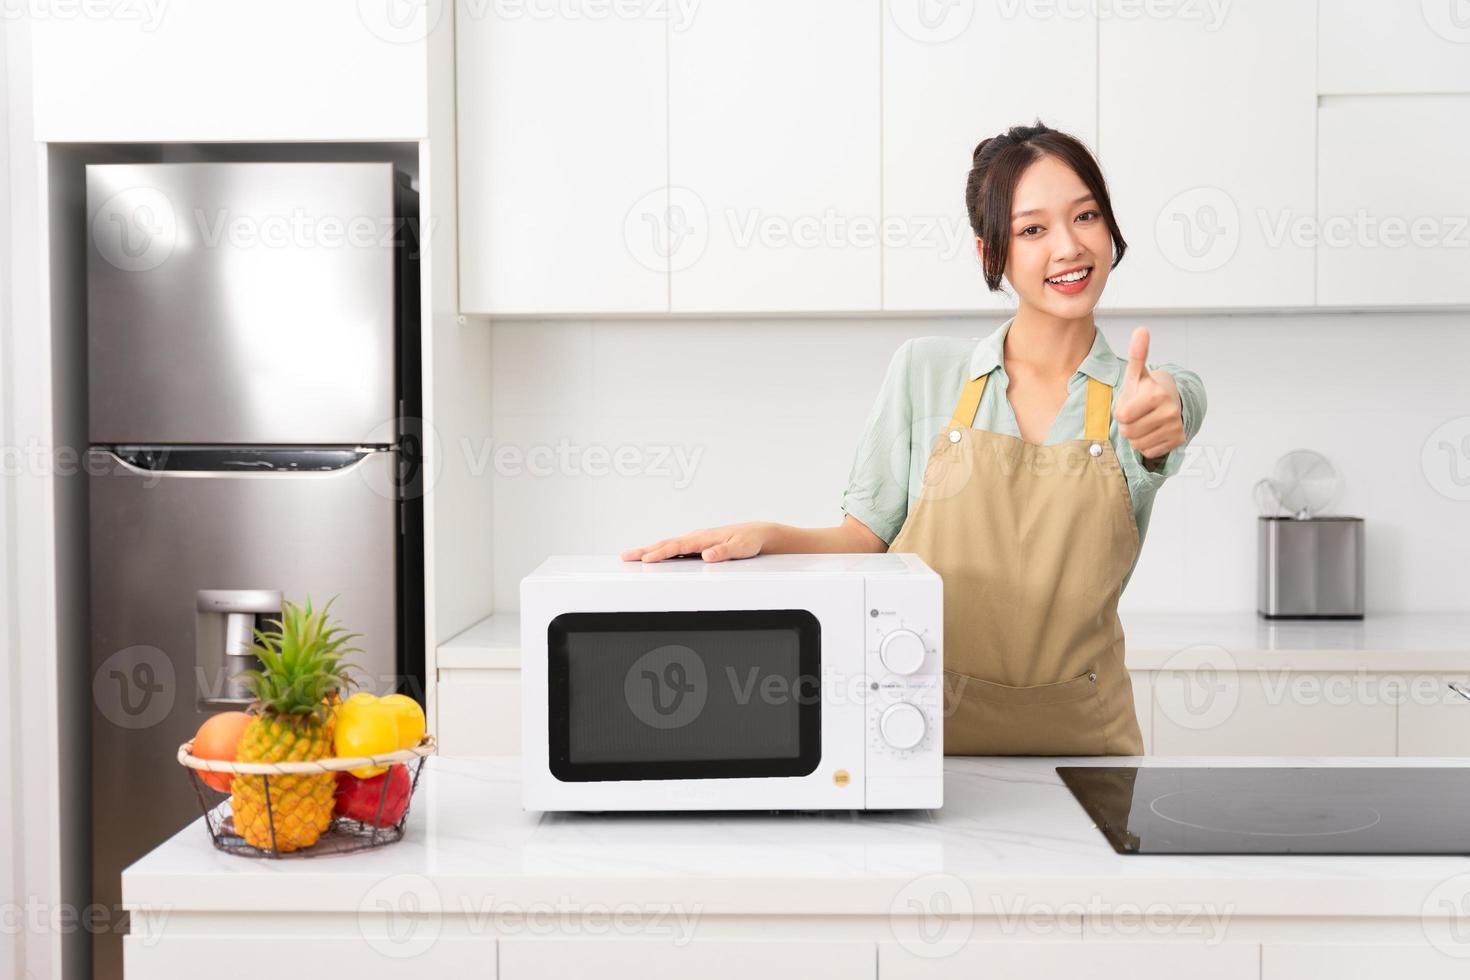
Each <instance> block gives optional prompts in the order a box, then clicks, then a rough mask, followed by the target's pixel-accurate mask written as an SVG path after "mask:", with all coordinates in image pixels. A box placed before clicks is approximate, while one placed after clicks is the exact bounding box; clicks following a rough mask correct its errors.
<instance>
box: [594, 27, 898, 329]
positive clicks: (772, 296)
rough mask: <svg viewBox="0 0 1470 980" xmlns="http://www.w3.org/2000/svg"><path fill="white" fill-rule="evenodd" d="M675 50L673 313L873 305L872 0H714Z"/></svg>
mask: <svg viewBox="0 0 1470 980" xmlns="http://www.w3.org/2000/svg"><path fill="white" fill-rule="evenodd" d="M668 44H669V49H668V50H669V65H668V70H669V147H668V150H669V153H668V162H669V168H668V175H669V178H668V179H669V183H670V185H671V191H670V199H671V202H672V205H673V209H674V210H672V211H671V215H675V216H677V223H676V224H675V226H674V227H672V228H671V230H670V238H669V248H668V253H669V259H670V264H671V275H670V297H671V308H672V310H673V311H674V312H676V313H691V312H736V311H739V312H750V311H764V310H771V311H840V310H877V309H878V308H879V305H880V297H879V292H880V285H881V279H882V271H881V255H880V249H879V241H878V231H879V228H878V225H879V221H878V219H879V216H880V213H881V212H880V204H879V193H880V180H879V156H880V152H879V63H880V58H879V4H878V0H806V2H803V3H790V2H788V0H707V2H705V3H703V4H700V5H699V6H698V8H697V15H696V16H694V17H693V19H692V21H691V22H690V23H688V24H687V25H685V26H684V29H682V30H671V31H670V33H669V36H668ZM636 138H637V137H636V136H627V137H625V139H627V140H633V139H636ZM583 196H584V195H581V194H579V195H578V198H579V200H580V199H581V198H582V197H583Z"/></svg>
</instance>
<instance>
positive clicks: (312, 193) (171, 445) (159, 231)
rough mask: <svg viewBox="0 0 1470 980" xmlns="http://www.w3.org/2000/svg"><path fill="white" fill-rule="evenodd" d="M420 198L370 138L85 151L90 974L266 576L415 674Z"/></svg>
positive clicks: (265, 603) (221, 688)
mask: <svg viewBox="0 0 1470 980" xmlns="http://www.w3.org/2000/svg"><path fill="white" fill-rule="evenodd" d="M417 209H418V205H417V198H416V195H415V194H414V193H413V192H412V190H411V189H410V187H409V186H408V184H407V181H406V180H405V178H404V177H403V176H402V175H401V174H399V173H396V172H395V170H394V168H393V166H392V165H391V164H387V163H195V164H148V165H108V166H90V167H88V168H87V220H88V222H89V229H88V231H89V233H88V235H87V240H88V245H87V247H88V257H87V304H88V305H87V324H88V348H89V363H88V372H89V374H88V379H87V382H88V412H89V442H90V447H89V450H88V453H87V466H88V474H89V483H90V504H91V507H90V521H91V525H90V544H91V630H92V651H91V656H92V664H91V667H92V677H93V685H92V695H93V698H92V701H93V705H92V740H91V745H92V758H91V791H92V801H91V802H92V867H93V891H94V896H93V901H94V902H95V903H100V904H101V905H103V906H105V907H107V908H108V909H109V910H110V911H112V913H113V918H112V919H110V920H109V922H108V923H107V924H106V925H105V926H104V927H102V928H99V929H98V930H97V932H96V933H95V939H94V942H93V954H94V968H93V973H94V976H96V977H108V978H111V977H117V976H121V955H122V947H121V941H120V936H119V934H118V933H119V931H120V930H121V929H122V928H124V927H123V926H122V924H121V923H120V922H119V921H118V919H117V911H116V910H117V909H119V907H120V905H119V903H120V898H121V884H120V878H119V875H120V873H121V872H122V870H123V868H125V867H126V866H127V865H128V864H130V863H132V862H133V861H135V860H136V859H137V858H139V857H141V856H142V855H143V854H145V853H147V852H148V851H149V850H150V849H152V848H153V847H155V846H156V845H158V844H159V843H161V842H162V841H163V840H165V839H166V838H168V837H169V836H171V835H172V834H174V833H175V832H177V831H179V830H180V829H181V828H183V827H184V826H185V825H186V824H188V823H190V822H191V821H193V820H194V819H196V818H197V817H199V815H200V806H199V801H198V798H197V797H196V794H195V790H194V789H193V787H192V786H191V784H190V782H189V780H188V778H187V776H186V774H185V772H184V770H183V769H182V768H181V767H180V766H179V765H178V764H177V762H176V761H175V755H176V752H177V750H178V747H179V745H180V744H181V743H182V742H184V741H187V740H188V739H189V738H191V737H192V736H193V734H194V732H195V730H196V729H197V728H198V727H199V725H200V724H201V723H202V722H203V721H204V720H205V718H206V717H208V716H209V715H210V714H211V713H213V712H217V711H221V710H229V709H240V708H242V707H243V706H245V705H246V704H248V698H247V696H246V695H245V692H244V691H243V690H242V689H241V688H240V685H239V684H238V682H236V681H235V680H234V675H235V674H237V673H238V672H239V671H240V670H241V669H243V668H246V667H249V666H252V665H253V658H252V657H251V656H250V655H249V653H248V647H249V642H250V639H251V635H252V630H253V628H254V627H255V626H264V625H265V620H267V619H270V618H272V617H273V616H274V615H277V614H279V611H280V607H281V601H282V599H283V598H285V599H290V600H292V601H294V602H298V603H300V602H302V601H304V600H305V599H306V598H307V597H308V596H309V597H310V599H311V601H312V603H313V604H314V605H315V606H318V607H320V606H321V605H322V604H324V603H325V602H326V601H327V600H328V599H330V598H332V597H333V596H335V597H336V600H335V602H334V604H333V606H332V611H333V613H334V614H335V615H336V616H337V617H339V618H340V620H341V621H342V622H343V624H344V625H345V626H346V627H347V628H348V629H350V630H351V631H353V632H356V633H360V634H361V636H360V637H359V638H358V639H357V640H356V641H355V645H356V646H358V647H360V648H361V651H362V652H361V653H357V654H354V655H352V656H351V660H352V662H353V663H355V664H357V665H358V666H359V667H360V668H361V670H360V673H359V676H360V677H361V678H362V680H363V681H364V688H365V689H370V690H374V691H376V692H377V693H386V692H388V691H392V690H403V691H405V692H407V693H410V694H413V695H415V696H417V697H419V698H420V699H421V698H422V672H423V618H422V617H423V613H422V593H423V585H422V579H423V545H422V512H421V496H422V495H421V493H420V492H419V487H420V483H419V480H420V474H421V467H420V466H419V463H420V462H421V460H420V459H419V454H418V451H417V447H418V445H419V444H420V437H421V432H420V431H419V424H418V422H417V419H418V418H419V417H420V416H421V408H420V406H419V397H420V388H419V346H418V323H419V320H418V316H417V313H416V311H417V309H418V288H419V287H418V272H417V268H418V265H417V258H418V256H417V253H418V248H417V235H416V228H417ZM193 829H197V828H193ZM198 833H199V834H200V835H201V838H202V837H203V835H204V831H203V830H198ZM231 860H235V858H231Z"/></svg>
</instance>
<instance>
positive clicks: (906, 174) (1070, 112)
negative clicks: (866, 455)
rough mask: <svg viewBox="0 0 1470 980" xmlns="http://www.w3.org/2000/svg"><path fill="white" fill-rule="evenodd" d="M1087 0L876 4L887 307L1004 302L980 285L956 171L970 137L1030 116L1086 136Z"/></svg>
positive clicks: (1092, 117)
mask: <svg viewBox="0 0 1470 980" xmlns="http://www.w3.org/2000/svg"><path fill="white" fill-rule="evenodd" d="M1085 7H1086V5H1078V7H1077V9H1076V10H1075V11H1074V12H1073V15H1072V16H1065V17H1064V16H1060V14H1059V11H1058V10H1057V9H1056V8H1055V7H1050V6H1046V7H1045V8H1044V9H1043V6H1042V5H1028V4H990V3H985V4H965V3H954V4H948V5H940V4H934V5H931V4H928V3H924V2H905V3H885V4H884V14H883V219H884V236H883V308H884V309H885V310H955V311H959V310H967V311H968V310H977V309H979V310H994V309H1010V308H1014V306H1015V300H1014V299H1013V298H1012V296H1011V295H1010V294H1009V293H1008V292H1007V293H992V292H990V291H989V290H988V289H987V288H986V286H985V280H984V278H983V276H982V274H981V269H980V259H979V256H978V255H977V254H976V252H975V233H974V231H973V230H972V229H971V227H970V219H969V214H968V213H967V211H966V207H965V181H966V179H967V178H968V177H969V173H970V163H971V158H972V155H973V154H974V151H975V146H976V144H978V143H979V142H980V141H981V140H983V139H985V138H986V137H988V136H995V135H997V134H999V133H1002V132H1004V131H1005V130H1007V129H1009V128H1010V127H1012V126H1023V125H1032V124H1034V123H1035V122H1036V121H1037V120H1038V119H1040V121H1041V122H1043V123H1045V124H1046V125H1048V126H1050V127H1052V128H1053V129H1060V130H1063V131H1064V132H1068V133H1071V134H1072V135H1073V136H1076V137H1077V138H1078V139H1080V140H1082V142H1084V143H1086V144H1087V145H1088V146H1089V147H1095V145H1096V141H1097V17H1096V14H1095V13H1094V12H1092V11H1091V9H1090V8H1086V9H1084V8H1085ZM1008 8H1009V9H1008ZM1039 52H1045V66H1046V70H1045V71H1039V70H1037V68H1038V65H1039V64H1041V61H1040V60H1039V58H1038V54H1039Z"/></svg>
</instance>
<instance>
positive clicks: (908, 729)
mask: <svg viewBox="0 0 1470 980" xmlns="http://www.w3.org/2000/svg"><path fill="white" fill-rule="evenodd" d="M928 728H929V726H928V724H927V723H926V722H925V721H924V712H922V711H920V710H919V709H918V708H916V707H914V706H913V705H911V704H909V703H908V702H907V701H903V702H900V703H898V704H895V705H892V706H890V707H889V708H888V710H886V711H884V712H883V717H882V718H881V719H880V720H879V721H878V730H879V731H881V732H882V733H883V741H885V742H887V743H888V744H889V745H891V746H893V747H894V748H895V749H911V748H913V747H914V746H915V745H918V744H919V743H920V742H922V741H923V740H924V732H925V731H927V730H928Z"/></svg>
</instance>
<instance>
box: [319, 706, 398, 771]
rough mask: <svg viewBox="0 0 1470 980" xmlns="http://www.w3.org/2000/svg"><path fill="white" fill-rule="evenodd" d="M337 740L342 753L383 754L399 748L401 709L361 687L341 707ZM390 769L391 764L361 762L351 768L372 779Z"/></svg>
mask: <svg viewBox="0 0 1470 980" xmlns="http://www.w3.org/2000/svg"><path fill="white" fill-rule="evenodd" d="M333 742H334V748H335V749H336V753H337V755H338V756H359V755H380V754H382V753H384V752H395V751H397V750H398V748H399V744H398V709H397V708H395V707H394V706H393V705H392V704H384V703H383V700H382V699H380V698H377V697H374V696H373V695H371V694H368V693H367V692H365V691H359V692H358V693H356V694H354V695H352V697H350V698H348V699H347V700H346V701H344V702H342V706H341V707H340V708H338V709H337V723H336V729H335V731H334V733H333ZM387 769H388V767H387V766H359V767H358V768H356V769H353V770H351V772H352V775H354V776H356V777H358V778H359V779H371V778H372V777H373V776H376V775H378V774H379V773H382V772H386V771H387Z"/></svg>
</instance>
